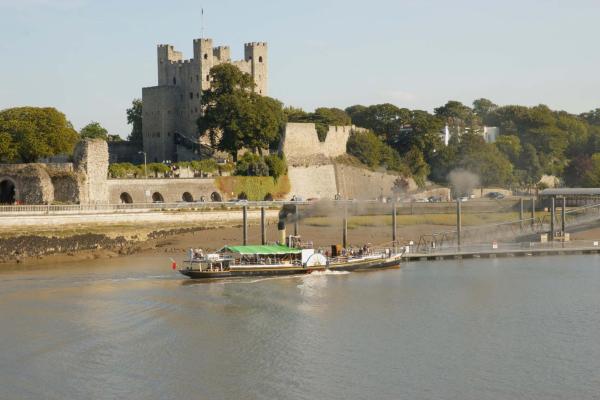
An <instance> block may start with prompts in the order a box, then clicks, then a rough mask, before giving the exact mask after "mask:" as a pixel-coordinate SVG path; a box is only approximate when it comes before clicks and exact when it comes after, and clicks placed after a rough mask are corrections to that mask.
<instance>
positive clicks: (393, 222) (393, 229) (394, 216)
mask: <svg viewBox="0 0 600 400" xmlns="http://www.w3.org/2000/svg"><path fill="white" fill-rule="evenodd" d="M396 212H397V211H396V199H394V200H393V201H392V241H393V242H394V245H396Z"/></svg>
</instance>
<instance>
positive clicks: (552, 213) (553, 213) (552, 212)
mask: <svg viewBox="0 0 600 400" xmlns="http://www.w3.org/2000/svg"><path fill="white" fill-rule="evenodd" d="M554 218H556V204H555V198H554V196H552V197H550V240H554Z"/></svg>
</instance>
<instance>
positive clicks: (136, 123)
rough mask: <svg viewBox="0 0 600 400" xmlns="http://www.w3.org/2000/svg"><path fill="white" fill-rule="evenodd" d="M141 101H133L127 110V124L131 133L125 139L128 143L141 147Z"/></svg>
mask: <svg viewBox="0 0 600 400" xmlns="http://www.w3.org/2000/svg"><path fill="white" fill-rule="evenodd" d="M142 116H143V109H142V99H133V101H132V102H131V108H128V109H127V123H128V124H129V125H131V133H130V134H129V136H128V137H127V140H129V141H130V142H133V143H136V144H138V145H139V146H141V145H142V141H143V135H142Z"/></svg>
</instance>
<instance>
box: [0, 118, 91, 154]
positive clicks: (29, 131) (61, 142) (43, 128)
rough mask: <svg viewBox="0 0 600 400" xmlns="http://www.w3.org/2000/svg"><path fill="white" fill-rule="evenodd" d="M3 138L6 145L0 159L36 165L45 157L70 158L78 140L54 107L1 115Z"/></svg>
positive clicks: (0, 125)
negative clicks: (59, 155)
mask: <svg viewBox="0 0 600 400" xmlns="http://www.w3.org/2000/svg"><path fill="white" fill-rule="evenodd" d="M0 135H2V137H3V139H2V141H3V143H4V144H3V145H2V146H3V148H4V153H3V154H0V158H4V159H6V160H7V161H11V162H12V161H23V162H35V161H37V160H38V159H39V158H42V157H50V156H54V155H57V154H71V153H72V152H73V148H74V147H75V144H76V143H77V141H78V140H79V134H78V133H77V132H76V131H75V129H73V126H72V125H71V123H70V122H69V121H67V119H66V117H65V115H64V114H63V113H61V112H59V111H57V110H56V109H55V108H51V107H47V108H38V107H18V108H9V109H6V110H3V111H0ZM8 137H10V140H8ZM0 151H2V149H0Z"/></svg>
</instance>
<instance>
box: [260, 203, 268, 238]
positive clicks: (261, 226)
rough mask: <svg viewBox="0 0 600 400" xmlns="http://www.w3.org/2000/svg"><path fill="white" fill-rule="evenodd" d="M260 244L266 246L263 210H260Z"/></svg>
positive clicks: (265, 226) (262, 208)
mask: <svg viewBox="0 0 600 400" xmlns="http://www.w3.org/2000/svg"><path fill="white" fill-rule="evenodd" d="M260 243H261V244H262V245H265V244H267V225H266V224H265V208H264V207H261V208H260Z"/></svg>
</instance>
